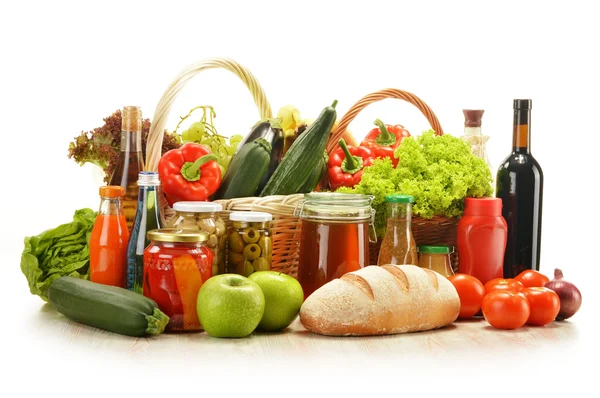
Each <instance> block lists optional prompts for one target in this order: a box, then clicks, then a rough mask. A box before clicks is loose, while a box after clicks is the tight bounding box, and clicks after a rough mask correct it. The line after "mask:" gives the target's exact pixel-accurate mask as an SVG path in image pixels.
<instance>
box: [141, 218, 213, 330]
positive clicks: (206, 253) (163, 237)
mask: <svg viewBox="0 0 600 398" xmlns="http://www.w3.org/2000/svg"><path fill="white" fill-rule="evenodd" d="M148 238H149V239H150V242H151V243H150V245H148V247H147V248H146V250H145V251H144V289H143V292H144V296H146V297H149V298H151V299H152V300H154V301H155V302H156V304H157V305H158V308H159V309H160V310H161V311H162V312H164V313H165V314H167V315H168V316H169V319H170V320H169V324H168V325H167V327H166V331H169V332H175V331H198V330H202V326H201V325H200V321H199V320H198V312H197V310H196V300H197V298H198V291H199V290H200V288H201V287H202V284H203V283H204V282H206V281H207V280H208V278H210V277H211V276H212V258H213V254H212V250H211V249H210V248H208V246H207V245H206V244H207V241H208V234H206V233H204V232H202V231H198V230H181V229H173V228H163V229H155V230H152V231H150V232H148Z"/></svg>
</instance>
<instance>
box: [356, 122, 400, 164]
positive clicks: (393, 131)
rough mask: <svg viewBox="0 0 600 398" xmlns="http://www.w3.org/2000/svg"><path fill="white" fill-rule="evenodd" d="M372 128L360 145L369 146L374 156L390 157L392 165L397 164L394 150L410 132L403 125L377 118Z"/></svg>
mask: <svg viewBox="0 0 600 398" xmlns="http://www.w3.org/2000/svg"><path fill="white" fill-rule="evenodd" d="M375 125H377V126H378V127H376V128H374V129H373V130H371V131H370V132H369V134H367V136H366V137H365V139H364V140H363V142H361V143H360V146H363V147H366V148H369V149H370V150H371V151H372V152H373V154H374V155H375V157H376V158H382V159H383V158H390V159H391V160H392V164H393V165H394V167H396V166H397V165H398V158H395V157H394V150H395V149H396V148H398V146H399V145H400V143H401V142H402V140H403V139H404V138H406V137H410V133H409V132H408V131H407V130H406V129H404V126H401V125H399V124H396V125H394V126H392V125H389V124H383V122H382V121H381V120H379V119H376V120H375Z"/></svg>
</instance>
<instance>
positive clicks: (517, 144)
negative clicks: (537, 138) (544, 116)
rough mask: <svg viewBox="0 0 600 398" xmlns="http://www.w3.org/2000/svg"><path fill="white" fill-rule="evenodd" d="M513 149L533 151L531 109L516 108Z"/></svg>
mask: <svg viewBox="0 0 600 398" xmlns="http://www.w3.org/2000/svg"><path fill="white" fill-rule="evenodd" d="M513 151H514V152H518V153H530V151H531V110H529V109H515V110H514V120H513Z"/></svg>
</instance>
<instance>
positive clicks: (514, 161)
mask: <svg viewBox="0 0 600 398" xmlns="http://www.w3.org/2000/svg"><path fill="white" fill-rule="evenodd" d="M513 108H514V119H513V148H512V153H511V154H510V155H509V156H508V157H507V158H506V159H504V161H503V162H502V164H501V166H500V168H499V169H498V174H497V176H496V197H498V198H500V199H502V216H503V217H504V219H505V220H506V224H507V227H508V236H507V242H506V251H505V254H504V277H505V278H514V277H515V276H517V275H518V274H519V273H521V272H522V271H524V270H527V269H533V270H536V271H539V267H540V248H541V239H542V193H543V186H544V175H543V174H542V168H541V167H540V165H539V163H538V162H537V161H536V160H535V158H534V157H533V155H532V154H531V100H529V99H516V100H514V104H513Z"/></svg>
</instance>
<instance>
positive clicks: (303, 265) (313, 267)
mask: <svg viewBox="0 0 600 398" xmlns="http://www.w3.org/2000/svg"><path fill="white" fill-rule="evenodd" d="M372 200H373V198H372V197H371V196H367V195H359V194H342V193H332V192H313V193H309V194H306V195H305V196H304V200H303V202H302V203H301V204H300V205H299V206H298V209H297V211H296V215H297V216H299V217H300V219H301V224H302V225H301V234H300V255H299V258H298V281H299V282H300V284H301V285H302V289H303V290H304V297H308V296H309V295H311V294H312V293H313V292H314V291H315V290H317V289H318V288H319V287H321V286H323V285H324V284H325V283H327V282H329V281H331V280H333V279H336V278H339V277H341V276H342V275H344V274H346V273H348V272H351V271H357V270H359V269H361V268H363V267H365V266H367V265H369V241H370V237H371V238H372V239H373V240H375V239H377V238H376V236H375V230H374V227H373V219H374V215H375V211H374V210H373V208H372V206H371V203H372ZM369 231H372V233H371V234H370V232H369Z"/></svg>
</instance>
